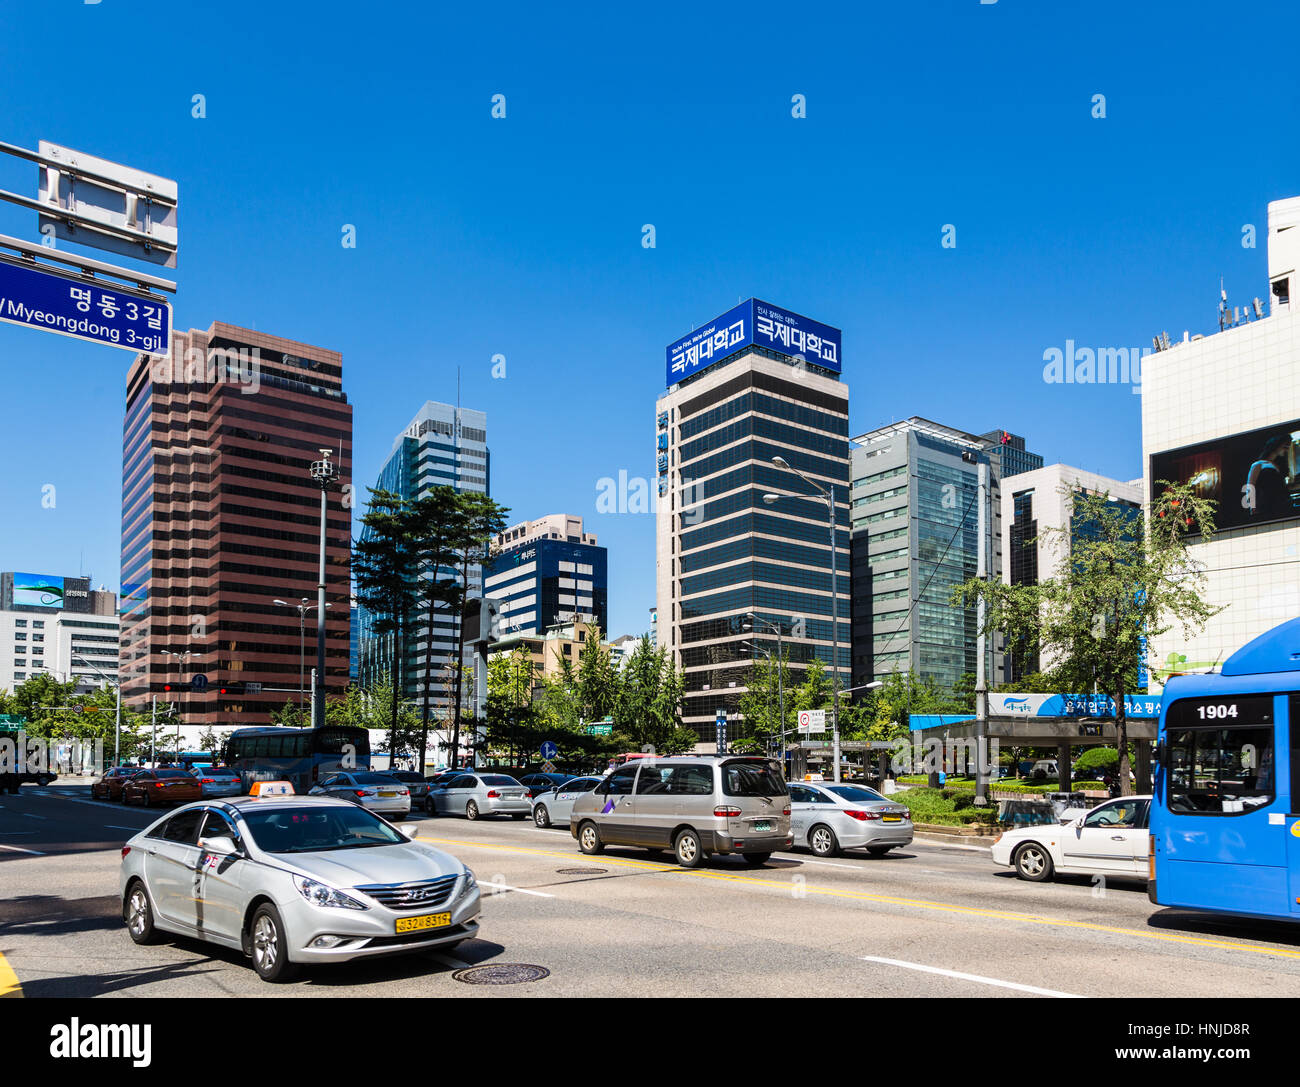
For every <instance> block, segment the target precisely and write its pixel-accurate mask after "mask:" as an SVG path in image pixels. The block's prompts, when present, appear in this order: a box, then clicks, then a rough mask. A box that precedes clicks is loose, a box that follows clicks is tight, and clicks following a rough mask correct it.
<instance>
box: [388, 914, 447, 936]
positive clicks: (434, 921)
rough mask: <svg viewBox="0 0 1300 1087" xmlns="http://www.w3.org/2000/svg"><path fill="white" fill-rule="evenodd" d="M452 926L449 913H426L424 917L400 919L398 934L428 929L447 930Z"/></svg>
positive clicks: (398, 920) (398, 921)
mask: <svg viewBox="0 0 1300 1087" xmlns="http://www.w3.org/2000/svg"><path fill="white" fill-rule="evenodd" d="M450 924H451V914H449V913H426V914H424V916H422V917H399V918H398V919H397V931H398V932H419V931H421V930H422V929H426V928H446V927H447V926H448V925H450Z"/></svg>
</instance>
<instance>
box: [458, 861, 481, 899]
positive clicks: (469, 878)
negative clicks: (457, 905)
mask: <svg viewBox="0 0 1300 1087" xmlns="http://www.w3.org/2000/svg"><path fill="white" fill-rule="evenodd" d="M477 886H478V880H476V879H475V878H474V873H473V872H471V871H470V870H469V869H468V868H466V869H465V882H464V883H463V884H462V885H461V888H460V895H459V897H461V898H464V897H465V896H466V895H467V894H469V893H470V891H472V890H473V889H474V888H475V887H477Z"/></svg>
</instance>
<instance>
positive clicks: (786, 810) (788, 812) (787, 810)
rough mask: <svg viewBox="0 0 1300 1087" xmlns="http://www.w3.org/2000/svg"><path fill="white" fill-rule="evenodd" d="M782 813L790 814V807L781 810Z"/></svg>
mask: <svg viewBox="0 0 1300 1087" xmlns="http://www.w3.org/2000/svg"><path fill="white" fill-rule="evenodd" d="M781 814H782V815H789V814H790V809H789V808H786V809H785V810H784V811H782V812H781Z"/></svg>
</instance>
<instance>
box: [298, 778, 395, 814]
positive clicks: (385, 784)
mask: <svg viewBox="0 0 1300 1087" xmlns="http://www.w3.org/2000/svg"><path fill="white" fill-rule="evenodd" d="M309 795H310V796H332V797H334V798H335V799H337V800H347V801H350V802H351V803H353V804H360V805H361V806H362V807H363V808H368V809H369V810H370V811H373V812H378V813H379V814H380V815H386V816H388V818H390V819H395V820H397V821H398V822H401V820H403V819H405V818H406V817H407V816H408V815H410V814H411V791H410V790H409V789H408V788H407V787H406V786H405V785H403V784H402V783H401V782H400V781H398V780H397V779H396V778H395V777H390V776H389V775H388V774H372V773H370V772H369V771H363V770H352V771H349V772H347V773H338V774H330V775H328V776H327V777H326V778H325V780H324V781H322V782H321V783H320V784H319V785H314V786H312V789H311V792H310V793H309Z"/></svg>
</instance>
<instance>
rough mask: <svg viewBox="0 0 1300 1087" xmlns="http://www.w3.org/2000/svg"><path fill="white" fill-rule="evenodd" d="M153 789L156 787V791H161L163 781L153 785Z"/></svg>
mask: <svg viewBox="0 0 1300 1087" xmlns="http://www.w3.org/2000/svg"><path fill="white" fill-rule="evenodd" d="M153 787H154V788H155V789H161V788H162V787H163V783H162V782H161V781H155V782H154V783H153Z"/></svg>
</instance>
